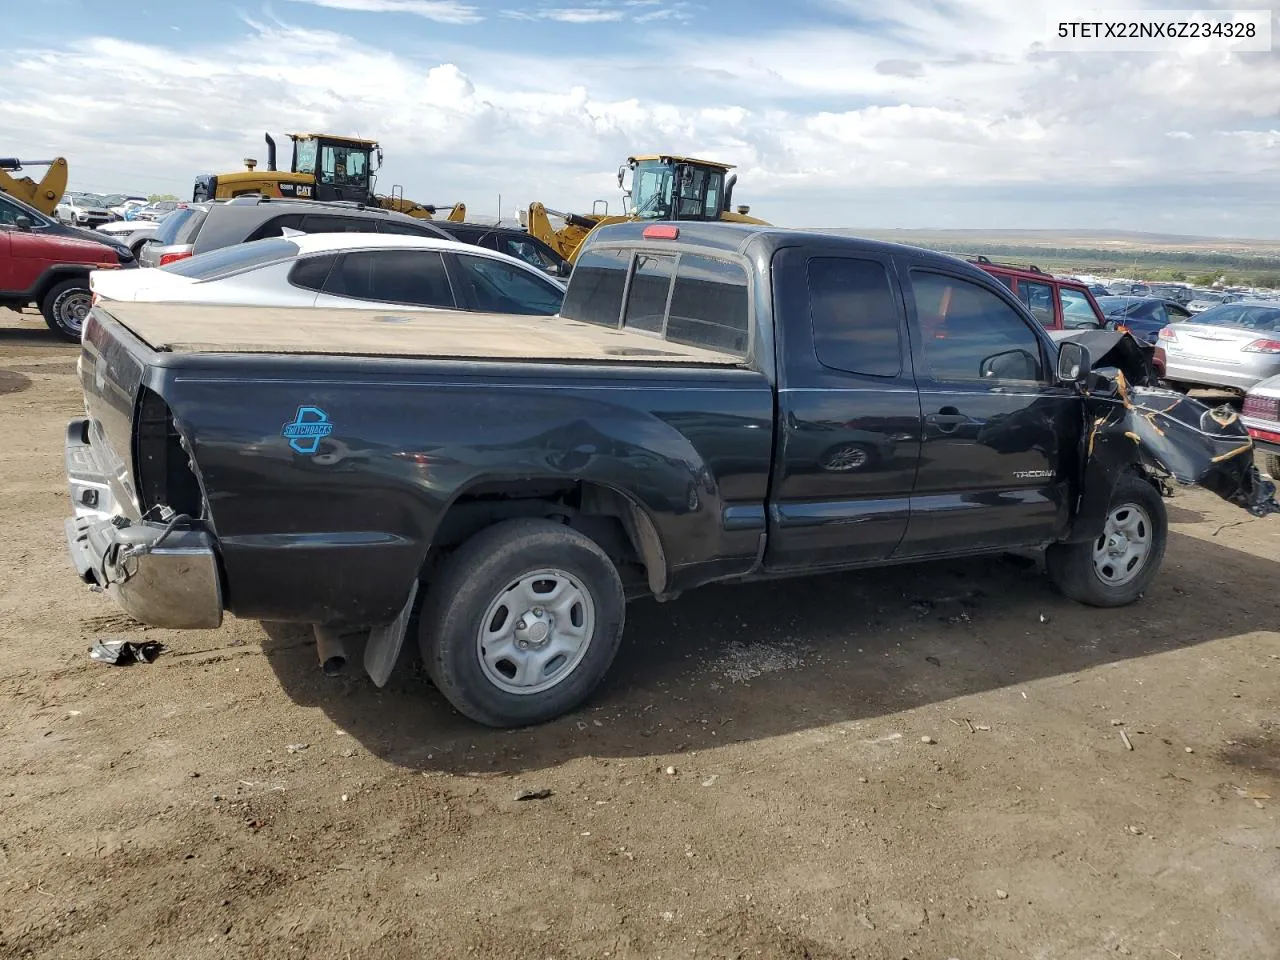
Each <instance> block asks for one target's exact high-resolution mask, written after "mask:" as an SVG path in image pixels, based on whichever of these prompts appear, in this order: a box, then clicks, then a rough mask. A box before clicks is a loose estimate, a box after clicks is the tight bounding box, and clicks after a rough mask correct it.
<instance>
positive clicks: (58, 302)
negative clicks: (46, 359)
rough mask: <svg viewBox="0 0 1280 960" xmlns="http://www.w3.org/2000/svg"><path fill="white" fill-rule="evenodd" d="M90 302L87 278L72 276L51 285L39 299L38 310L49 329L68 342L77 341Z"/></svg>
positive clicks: (78, 340)
mask: <svg viewBox="0 0 1280 960" xmlns="http://www.w3.org/2000/svg"><path fill="white" fill-rule="evenodd" d="M92 302H93V294H92V293H91V292H90V290H89V278H88V277H87V276H84V277H72V278H71V279H69V280H63V281H62V282H60V283H55V284H54V285H53V287H52V288H51V289H50V290H49V292H48V293H46V294H45V295H44V299H43V300H41V301H40V312H41V313H42V314H43V315H44V322H45V323H47V324H48V325H49V329H50V330H52V331H53V332H54V333H56V334H57V335H58V336H60V337H62V339H63V340H66V341H67V342H68V343H79V342H80V334H81V332H82V331H83V330H84V318H85V316H86V315H87V314H88V312H89V307H90V305H91V304H92Z"/></svg>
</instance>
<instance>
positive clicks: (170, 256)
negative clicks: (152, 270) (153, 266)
mask: <svg viewBox="0 0 1280 960" xmlns="http://www.w3.org/2000/svg"><path fill="white" fill-rule="evenodd" d="M189 256H191V251H190V250H188V251H186V252H185V253H162V254H160V266H162V267H163V266H164V265H165V264H166V263H176V262H177V261H178V260H185V259H187V257H189Z"/></svg>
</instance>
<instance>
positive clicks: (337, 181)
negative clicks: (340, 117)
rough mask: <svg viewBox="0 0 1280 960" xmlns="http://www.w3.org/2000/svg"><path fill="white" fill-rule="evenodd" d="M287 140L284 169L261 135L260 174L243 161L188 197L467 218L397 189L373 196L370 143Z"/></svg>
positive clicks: (206, 178) (461, 207)
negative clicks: (344, 205)
mask: <svg viewBox="0 0 1280 960" xmlns="http://www.w3.org/2000/svg"><path fill="white" fill-rule="evenodd" d="M289 139H290V140H292V141H293V159H292V162H291V163H290V166H289V169H288V170H277V169H276V142H275V140H274V139H272V137H271V134H267V135H266V141H267V168H266V169H265V170H259V169H258V168H257V167H258V161H257V160H254V159H251V158H247V159H246V160H245V161H244V165H245V169H244V170H239V171H236V172H235V173H219V174H209V173H205V174H201V175H200V176H198V177H196V182H195V187H194V189H193V190H192V191H191V199H192V200H193V201H197V202H199V201H201V200H225V199H230V198H231V197H240V196H245V195H250V194H252V195H260V196H264V197H282V198H288V199H293V200H348V201H353V202H355V203H363V204H365V205H366V206H370V207H384V208H385V209H388V210H398V211H400V212H401V213H407V214H409V216H411V217H418V218H419V219H422V220H430V219H431V218H432V217H433V216H434V215H435V214H436V213H438V212H440V211H441V210H446V209H447V210H448V211H449V213H448V217H447V218H446V219H449V220H452V221H455V222H461V221H463V220H466V218H467V208H466V205H465V204H462V203H453V204H430V203H417V202H415V201H413V200H406V199H405V197H404V192H403V190H401V188H400V187H399V186H396V187H394V188H392V192H391V196H379V195H377V194H375V193H374V183H375V181H376V179H377V178H376V175H375V172H376V171H377V169H378V167H381V166H382V147H380V146H379V145H378V143H377V141H375V140H360V139H357V138H355V137H339V136H334V135H333V134H329V133H291V134H289ZM375 158H376V161H377V162H376V163H375V162H374V161H375Z"/></svg>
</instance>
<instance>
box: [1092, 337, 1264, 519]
mask: <svg viewBox="0 0 1280 960" xmlns="http://www.w3.org/2000/svg"><path fill="white" fill-rule="evenodd" d="M1103 336H1104V337H1105V336H1106V335H1105V334H1104V335H1103ZM1111 336H1115V337H1118V338H1120V342H1118V343H1117V344H1114V345H1113V349H1111V350H1100V351H1099V352H1098V357H1099V362H1098V364H1097V365H1096V366H1095V370H1096V372H1095V373H1092V374H1090V375H1089V383H1088V385H1087V387H1086V390H1085V396H1086V399H1085V403H1084V411H1085V412H1084V416H1085V419H1086V422H1085V424H1084V425H1083V430H1082V432H1081V440H1080V446H1081V450H1080V459H1079V462H1080V464H1081V468H1080V487H1079V495H1078V500H1077V505H1076V520H1075V523H1074V524H1073V525H1072V529H1071V534H1070V536H1069V537H1068V538H1067V539H1068V540H1069V541H1070V542H1081V541H1087V540H1092V539H1094V538H1096V537H1098V536H1100V535H1101V533H1102V530H1103V527H1104V526H1105V523H1106V516H1107V508H1108V506H1109V505H1110V502H1111V494H1112V491H1113V490H1114V489H1115V485H1116V483H1117V481H1118V480H1119V479H1120V477H1121V476H1122V475H1123V474H1124V473H1125V472H1127V471H1130V470H1135V469H1136V470H1138V471H1140V472H1141V473H1142V474H1143V475H1144V476H1145V477H1147V478H1148V479H1149V480H1151V481H1152V482H1153V483H1156V484H1157V485H1159V486H1160V487H1162V488H1166V489H1167V488H1168V487H1169V486H1170V485H1171V484H1173V483H1177V484H1180V485H1185V486H1190V485H1195V486H1200V487H1204V488H1205V489H1206V490H1209V491H1210V492H1212V493H1215V494H1217V495H1218V496H1219V497H1221V498H1222V499H1224V500H1226V501H1227V502H1228V503H1233V504H1235V505H1236V506H1238V507H1240V508H1242V509H1244V510H1248V511H1249V512H1250V513H1251V514H1253V515H1254V516H1258V517H1261V516H1266V515H1267V514H1269V513H1277V512H1280V504H1277V502H1276V488H1275V484H1274V483H1272V482H1271V481H1270V480H1268V479H1267V478H1266V477H1265V476H1263V474H1262V473H1261V472H1260V471H1259V470H1258V468H1257V466H1256V465H1255V464H1254V462H1253V440H1252V439H1251V438H1250V437H1249V433H1248V431H1247V430H1246V429H1245V428H1244V425H1243V424H1242V423H1241V422H1240V417H1239V415H1238V414H1237V413H1236V412H1235V411H1234V410H1232V409H1231V408H1230V407H1228V406H1220V407H1214V408H1210V407H1209V406H1207V405H1206V404H1203V403H1201V402H1200V401H1199V400H1195V399H1192V398H1191V397H1188V396H1185V395H1183V394H1181V393H1177V392H1175V391H1172V390H1163V389H1160V388H1158V387H1155V386H1151V385H1150V384H1151V383H1153V382H1154V376H1153V375H1152V373H1151V370H1150V367H1149V366H1148V365H1147V364H1146V362H1145V358H1141V359H1140V360H1139V355H1135V354H1134V353H1133V352H1132V351H1131V350H1129V349H1128V348H1127V345H1124V344H1123V341H1131V340H1132V338H1131V337H1129V336H1128V335H1127V334H1112V335H1111ZM1094 338H1095V339H1101V338H1100V337H1099V335H1097V334H1095V335H1094ZM1072 339H1076V338H1072ZM1082 339H1083V338H1082ZM1099 345H1101V344H1099ZM1135 361H1137V362H1135ZM1112 365H1114V366H1112ZM1135 380H1136V383H1135Z"/></svg>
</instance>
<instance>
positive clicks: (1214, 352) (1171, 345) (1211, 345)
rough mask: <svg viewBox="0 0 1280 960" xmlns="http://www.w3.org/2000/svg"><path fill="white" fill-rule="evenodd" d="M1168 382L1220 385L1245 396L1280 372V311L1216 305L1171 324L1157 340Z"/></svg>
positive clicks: (1238, 304)
mask: <svg viewBox="0 0 1280 960" xmlns="http://www.w3.org/2000/svg"><path fill="white" fill-rule="evenodd" d="M1161 354H1163V357H1164V370H1165V373H1164V378H1165V379H1166V380H1167V381H1169V383H1170V384H1173V385H1178V386H1183V387H1192V386H1195V387H1219V388H1226V389H1228V390H1235V391H1239V392H1240V393H1244V392H1245V391H1247V390H1248V389H1249V388H1250V387H1252V386H1253V385H1254V384H1255V383H1257V382H1258V381H1259V380H1265V379H1266V378H1267V377H1272V376H1275V375H1276V374H1280V308H1277V307H1270V306H1261V305H1258V304H1248V303H1230V304H1223V305H1221V306H1217V307H1211V308H1210V309H1208V310H1206V311H1205V312H1204V313H1201V314H1198V315H1196V316H1195V317H1192V318H1191V319H1189V320H1183V321H1180V322H1178V323H1174V324H1170V325H1169V326H1167V327H1165V328H1164V329H1163V330H1161V331H1160V339H1159V340H1157V341H1156V361H1157V365H1158V364H1159V360H1160V357H1161Z"/></svg>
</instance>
